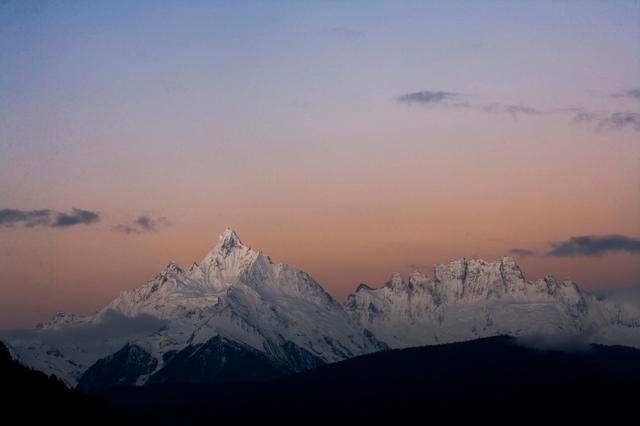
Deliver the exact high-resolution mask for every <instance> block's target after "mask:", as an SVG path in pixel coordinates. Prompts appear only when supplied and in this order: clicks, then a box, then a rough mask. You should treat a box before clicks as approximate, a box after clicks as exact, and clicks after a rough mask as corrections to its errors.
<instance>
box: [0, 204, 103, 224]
mask: <svg viewBox="0 0 640 426" xmlns="http://www.w3.org/2000/svg"><path fill="white" fill-rule="evenodd" d="M98 221H100V214H99V213H97V212H94V211H91V210H82V209H76V208H73V209H72V210H71V212H69V213H65V212H58V211H55V210H51V209H41V210H17V209H2V210H0V227H7V228H11V227H14V226H16V225H22V226H24V227H25V228H33V227H36V226H42V227H49V228H68V227H71V226H75V225H88V224H91V223H96V222H98Z"/></svg>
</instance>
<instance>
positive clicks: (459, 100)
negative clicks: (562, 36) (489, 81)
mask: <svg viewBox="0 0 640 426" xmlns="http://www.w3.org/2000/svg"><path fill="white" fill-rule="evenodd" d="M638 92H640V89H633V90H628V91H626V92H624V96H626V97H636V96H638V95H639V94H640V93H638ZM620 96H622V94H621V95H620ZM468 98H469V97H468V96H467V95H465V96H464V98H463V96H462V95H461V94H460V93H458V92H447V91H439V90H423V91H420V92H413V93H405V94H403V95H400V96H398V97H397V98H396V100H397V101H398V102H400V103H405V104H422V105H435V106H442V107H458V108H467V109H472V110H476V111H482V112H486V113H491V114H505V115H510V116H511V118H512V119H514V120H517V119H518V118H519V117H520V116H562V115H564V116H569V117H571V121H572V122H573V123H578V124H585V123H586V124H590V125H592V126H593V128H594V129H595V130H619V129H625V128H629V129H632V130H635V131H640V113H637V112H633V111H615V112H611V113H603V112H596V111H590V110H588V109H586V108H581V107H571V108H549V109H542V108H538V107H535V106H532V105H526V104H521V103H519V104H508V103H502V102H493V103H474V102H472V101H469V100H468Z"/></svg>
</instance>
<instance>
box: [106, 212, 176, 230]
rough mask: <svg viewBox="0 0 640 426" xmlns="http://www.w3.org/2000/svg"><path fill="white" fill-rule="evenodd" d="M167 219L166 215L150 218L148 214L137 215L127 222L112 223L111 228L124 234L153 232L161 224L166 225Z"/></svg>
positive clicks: (167, 223)
mask: <svg viewBox="0 0 640 426" xmlns="http://www.w3.org/2000/svg"><path fill="white" fill-rule="evenodd" d="M169 224H170V223H169V220H168V219H167V218H166V217H159V218H155V219H154V218H152V217H150V216H138V217H137V218H135V219H134V220H133V221H131V222H129V223H120V224H118V225H114V226H113V227H112V228H111V229H112V230H113V231H116V232H122V233H124V234H144V233H147V232H155V231H157V230H158V228H159V227H161V226H168V225H169Z"/></svg>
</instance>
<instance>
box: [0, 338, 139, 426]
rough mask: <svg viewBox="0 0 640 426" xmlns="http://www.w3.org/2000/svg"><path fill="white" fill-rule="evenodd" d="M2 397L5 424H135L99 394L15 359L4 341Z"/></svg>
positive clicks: (0, 351) (0, 367)
mask: <svg viewBox="0 0 640 426" xmlns="http://www.w3.org/2000/svg"><path fill="white" fill-rule="evenodd" d="M0 401H1V407H2V419H4V423H3V424H16V425H17V424H24V425H32V424H48V425H59V424H60V425H89V424H93V425H125V424H132V423H131V422H130V421H129V419H128V418H127V417H126V416H124V415H122V414H120V413H118V412H117V411H116V410H114V409H112V408H110V407H108V406H107V405H106V404H105V403H104V402H103V401H101V400H100V399H99V398H98V397H96V396H93V395H86V394H83V393H81V392H79V391H77V390H74V389H69V388H67V387H66V385H65V384H64V383H63V382H62V381H60V380H59V379H57V378H56V377H55V376H53V375H51V376H47V375H46V374H44V373H41V372H39V371H36V370H32V369H31V368H28V367H25V366H23V365H22V364H20V363H19V362H18V361H15V360H13V359H12V358H11V355H10V354H9V351H8V349H7V347H6V346H5V345H4V344H3V343H2V342H0Z"/></svg>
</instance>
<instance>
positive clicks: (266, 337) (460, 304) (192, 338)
mask: <svg viewBox="0 0 640 426" xmlns="http://www.w3.org/2000/svg"><path fill="white" fill-rule="evenodd" d="M496 335H509V336H535V335H538V336H553V337H554V338H562V339H565V340H577V339H579V340H581V341H584V342H593V343H601V344H618V345H628V346H635V347H640V312H638V311H637V310H636V309H635V308H633V307H630V306H626V305H624V306H623V305H621V304H618V303H615V302H614V301H611V300H608V299H603V298H599V297H596V296H595V295H592V294H590V293H588V292H586V291H583V290H581V289H580V288H579V287H578V286H577V285H576V284H575V283H574V282H572V281H564V282H557V281H556V280H555V279H554V278H553V277H551V276H546V277H544V278H543V279H538V280H535V281H527V280H526V279H525V278H524V276H523V274H522V271H521V270H520V268H519V267H518V265H517V264H516V263H515V261H514V260H513V259H512V258H510V257H505V258H503V259H502V260H500V261H497V262H485V261H483V260H480V259H470V260H457V261H452V262H450V263H448V264H443V265H436V266H435V267H434V270H433V275H432V276H427V275H425V274H423V273H421V272H417V271H416V272H413V273H411V274H410V276H409V278H408V280H407V281H405V280H404V279H403V277H402V276H401V275H400V274H397V273H394V274H392V275H391V278H390V279H389V281H388V282H387V283H385V284H384V286H382V287H381V288H372V287H369V286H367V285H366V284H360V285H359V286H358V288H357V289H356V291H355V292H354V293H353V294H351V295H349V296H348V298H347V301H346V303H344V304H341V303H339V302H337V301H336V300H335V299H334V298H333V297H332V296H331V295H330V294H329V293H327V292H326V291H325V290H324V289H323V288H322V287H321V286H320V284H318V283H317V282H316V281H315V280H314V279H313V278H311V276H309V274H307V273H305V272H303V271H300V270H297V269H295V268H292V267H290V266H288V265H286V264H284V263H274V262H272V261H271V259H270V258H269V257H268V256H267V255H265V254H264V253H262V252H261V251H258V250H254V249H252V248H250V247H248V246H247V245H244V244H243V243H242V242H241V241H240V239H239V238H238V236H237V234H236V233H235V232H234V231H232V230H230V229H227V230H225V231H224V232H223V233H222V234H221V235H220V236H219V238H218V242H217V244H216V246H215V247H214V248H213V249H212V250H211V251H210V252H209V253H207V255H206V256H205V257H204V259H203V260H202V261H201V262H199V263H194V264H193V265H191V266H190V267H189V268H188V269H182V268H181V267H180V266H178V265H177V264H175V263H173V262H172V263H169V264H168V265H167V266H166V267H165V268H164V269H163V270H162V271H161V272H160V273H159V274H158V275H157V276H156V277H155V278H153V279H152V280H151V281H149V282H148V283H146V284H145V285H143V286H142V287H139V288H137V289H134V290H130V291H125V292H123V293H121V294H120V295H119V296H118V297H117V298H116V299H115V300H113V301H112V302H111V303H110V304H108V305H107V306H106V307H104V308H103V309H102V310H100V311H99V312H97V313H96V314H94V315H89V316H79V315H69V314H63V313H60V314H57V315H56V316H55V317H54V318H52V319H51V320H50V321H47V322H45V323H42V324H39V325H38V326H37V327H36V328H35V329H33V330H12V331H4V332H2V333H0V339H2V340H3V341H5V343H6V344H7V346H8V348H9V351H10V353H11V355H12V356H13V357H14V358H15V359H17V360H19V361H20V362H22V363H23V364H25V365H27V366H29V367H32V368H34V369H37V370H41V371H43V372H45V373H47V374H55V375H56V376H57V377H59V378H60V379H62V380H63V381H64V382H66V383H67V384H68V385H70V386H77V387H78V388H80V389H83V390H86V391H92V392H97V391H102V390H104V389H106V388H109V387H110V386H114V385H145V384H162V383H176V382H231V381H259V380H264V379H271V378H274V377H278V376H282V375H285V374H289V373H293V372H300V371H304V370H309V369H312V368H314V367H318V366H321V365H323V364H328V363H334V362H337V361H341V360H345V359H349V358H353V357H356V356H359V355H364V354H369V353H373V352H378V351H381V350H386V349H392V348H407V347H412V346H423V345H434V344H442V343H449V342H458V341H466V340H472V339H477V338H482V337H488V336H496Z"/></svg>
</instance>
